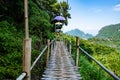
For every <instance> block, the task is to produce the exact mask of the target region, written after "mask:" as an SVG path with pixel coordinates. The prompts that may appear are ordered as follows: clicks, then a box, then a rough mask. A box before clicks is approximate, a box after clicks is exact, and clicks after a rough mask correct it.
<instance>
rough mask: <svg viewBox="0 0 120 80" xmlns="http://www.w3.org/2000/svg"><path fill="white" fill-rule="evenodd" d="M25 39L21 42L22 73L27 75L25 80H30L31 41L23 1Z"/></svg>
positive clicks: (26, 1) (25, 0) (25, 6)
mask: <svg viewBox="0 0 120 80" xmlns="http://www.w3.org/2000/svg"><path fill="white" fill-rule="evenodd" d="M24 18H25V39H24V41H23V67H22V68H23V72H26V73H27V76H26V77H25V80H31V71H30V67H31V39H30V38H29V26H28V0H24Z"/></svg>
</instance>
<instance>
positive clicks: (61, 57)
mask: <svg viewBox="0 0 120 80" xmlns="http://www.w3.org/2000/svg"><path fill="white" fill-rule="evenodd" d="M41 80H81V76H80V74H79V72H78V68H77V67H76V66H74V62H73V60H72V58H71V55H70V54H69V53H68V52H67V50H66V48H65V46H64V44H63V42H56V45H55V47H54V50H53V51H52V54H51V57H50V61H49V64H48V67H47V68H46V70H45V71H44V74H43V78H41Z"/></svg>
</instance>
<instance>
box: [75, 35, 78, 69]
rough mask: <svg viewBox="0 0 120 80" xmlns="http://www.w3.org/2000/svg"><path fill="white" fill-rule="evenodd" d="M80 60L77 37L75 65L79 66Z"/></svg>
mask: <svg viewBox="0 0 120 80" xmlns="http://www.w3.org/2000/svg"><path fill="white" fill-rule="evenodd" d="M78 60H79V38H78V37H76V61H75V62H76V64H75V66H77V67H78Z"/></svg>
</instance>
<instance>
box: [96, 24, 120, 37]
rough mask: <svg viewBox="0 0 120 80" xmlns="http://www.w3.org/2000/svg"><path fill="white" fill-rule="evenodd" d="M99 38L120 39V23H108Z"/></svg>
mask: <svg viewBox="0 0 120 80" xmlns="http://www.w3.org/2000/svg"><path fill="white" fill-rule="evenodd" d="M96 37H97V38H110V39H114V38H115V39H120V24H114V25H108V26H105V27H103V28H102V29H101V30H100V31H99V33H98V35H97V36H96Z"/></svg>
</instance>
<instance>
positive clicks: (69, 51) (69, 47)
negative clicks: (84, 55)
mask: <svg viewBox="0 0 120 80" xmlns="http://www.w3.org/2000/svg"><path fill="white" fill-rule="evenodd" d="M69 53H70V54H71V41H70V43H69Z"/></svg>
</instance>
